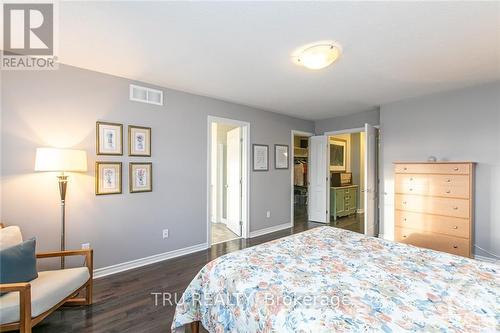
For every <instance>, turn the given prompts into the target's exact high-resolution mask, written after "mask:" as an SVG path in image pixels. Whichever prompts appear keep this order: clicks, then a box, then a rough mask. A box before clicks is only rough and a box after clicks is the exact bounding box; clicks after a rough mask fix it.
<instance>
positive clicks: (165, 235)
mask: <svg viewBox="0 0 500 333" xmlns="http://www.w3.org/2000/svg"><path fill="white" fill-rule="evenodd" d="M165 238H168V229H163V239H165Z"/></svg>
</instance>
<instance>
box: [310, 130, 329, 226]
mask: <svg viewBox="0 0 500 333" xmlns="http://www.w3.org/2000/svg"><path fill="white" fill-rule="evenodd" d="M328 155H329V151H328V137H327V136H312V137H310V138H309V220H310V221H315V222H322V223H328V222H329V218H328V216H329V212H328V211H329V207H328V206H329V205H328V194H329V192H328V191H329V189H330V187H329V186H328V183H329V178H330V177H329V173H328V160H329V156H328Z"/></svg>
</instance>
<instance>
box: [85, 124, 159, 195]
mask: <svg viewBox="0 0 500 333" xmlns="http://www.w3.org/2000/svg"><path fill="white" fill-rule="evenodd" d="M96 154H97V155H99V156H100V155H104V156H106V155H109V156H122V155H123V125H122V124H119V123H111V122H103V121H98V122H96ZM128 156H131V157H151V128H150V127H144V126H135V125H129V126H128ZM128 173H129V175H128V178H129V193H141V192H151V191H153V163H152V162H142V161H141V162H137V161H133V162H129V167H128ZM122 178H123V168H122V162H118V161H97V162H96V163H95V194H96V195H107V194H121V193H122Z"/></svg>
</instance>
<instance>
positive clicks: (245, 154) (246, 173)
mask: <svg viewBox="0 0 500 333" xmlns="http://www.w3.org/2000/svg"><path fill="white" fill-rule="evenodd" d="M212 123H223V124H229V125H235V126H238V127H240V128H241V138H242V140H243V142H242V154H241V157H242V164H241V167H242V169H243V170H242V173H241V186H242V191H241V194H242V198H241V220H242V222H243V223H242V226H241V238H249V237H250V123H249V122H246V121H241V120H236V119H230V118H223V117H217V116H211V115H208V116H207V184H206V185H207V188H206V190H207V196H206V198H207V211H206V223H207V238H206V239H207V248H210V247H211V246H212V237H211V236H212V235H211V233H212V222H211V219H210V209H211V207H212V201H211V198H212V196H211V186H210V185H211V174H212V154H211V146H212Z"/></svg>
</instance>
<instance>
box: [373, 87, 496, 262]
mask: <svg viewBox="0 0 500 333" xmlns="http://www.w3.org/2000/svg"><path fill="white" fill-rule="evenodd" d="M380 126H381V140H382V144H381V147H382V151H381V172H382V174H381V176H382V179H381V186H382V188H381V191H382V193H383V195H382V196H381V209H382V222H383V223H382V226H381V227H382V230H381V233H384V235H385V236H386V237H391V236H392V230H393V223H394V216H393V211H394V206H393V198H394V191H393V166H392V163H393V161H398V160H399V161H413V160H416V161H425V160H427V158H428V157H429V156H430V155H433V156H436V157H437V158H438V159H439V160H451V161H474V162H477V171H476V211H475V239H474V240H475V244H476V245H478V246H480V247H481V248H483V249H486V250H488V251H489V252H493V253H495V254H496V255H500V81H499V82H496V83H491V84H487V85H482V86H477V87H472V88H468V89H463V90H456V91H452V92H447V93H441V94H436V95H431V96H426V97H422V98H417V99H412V100H408V101H402V102H397V103H392V104H389V105H383V106H381V109H380ZM475 253H476V254H479V255H483V256H489V255H488V254H487V253H485V252H483V251H481V250H479V249H477V248H476V249H475Z"/></svg>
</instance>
